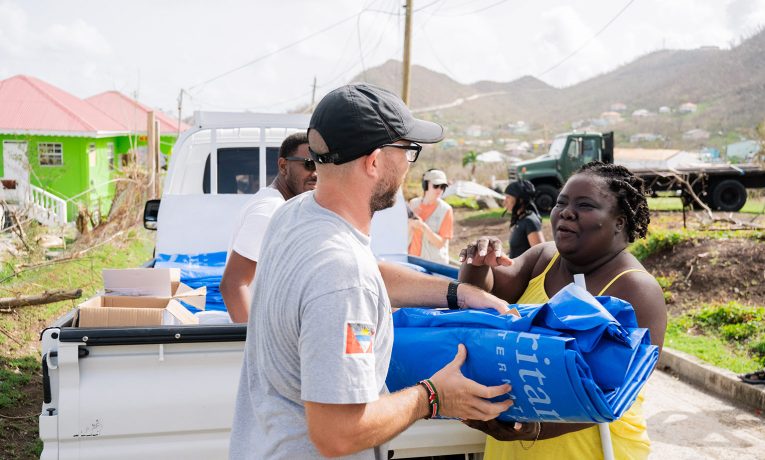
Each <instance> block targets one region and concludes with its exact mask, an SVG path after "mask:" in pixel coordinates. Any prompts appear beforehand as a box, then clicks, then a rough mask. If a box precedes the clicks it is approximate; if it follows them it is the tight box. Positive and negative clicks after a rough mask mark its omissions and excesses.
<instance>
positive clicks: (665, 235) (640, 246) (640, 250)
mask: <svg viewBox="0 0 765 460" xmlns="http://www.w3.org/2000/svg"><path fill="white" fill-rule="evenodd" d="M691 238H692V236H691V234H689V233H688V232H677V231H665V230H660V231H650V232H649V233H648V236H647V237H645V238H644V239H642V240H637V241H635V242H634V243H632V244H631V245H630V247H629V250H630V252H631V253H632V255H634V256H635V257H637V259H638V260H645V259H646V258H648V256H650V255H651V254H654V253H656V252H659V251H662V250H665V249H668V248H671V247H672V246H674V245H676V244H678V243H681V242H683V241H686V240H689V239H691Z"/></svg>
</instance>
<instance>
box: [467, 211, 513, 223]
mask: <svg viewBox="0 0 765 460" xmlns="http://www.w3.org/2000/svg"><path fill="white" fill-rule="evenodd" d="M505 217H507V213H505V208H498V209H487V210H485V211H479V212H476V213H474V214H471V215H469V216H467V217H466V218H465V220H466V221H470V222H476V221H479V220H488V219H491V220H494V219H504V218H505ZM507 221H508V222H510V218H509V217H507Z"/></svg>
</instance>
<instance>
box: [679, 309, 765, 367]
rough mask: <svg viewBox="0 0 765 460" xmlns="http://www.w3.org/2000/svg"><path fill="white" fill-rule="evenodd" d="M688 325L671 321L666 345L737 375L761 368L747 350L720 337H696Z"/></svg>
mask: <svg viewBox="0 0 765 460" xmlns="http://www.w3.org/2000/svg"><path fill="white" fill-rule="evenodd" d="M686 325H687V323H685V322H684V321H681V319H671V320H670V322H669V324H668V325H667V334H666V336H665V338H664V345H666V346H668V347H670V348H673V349H675V350H679V351H682V352H684V353H688V354H690V355H693V356H695V357H697V358H699V359H701V360H702V361H705V362H707V363H709V364H712V365H713V366H717V367H721V368H724V369H728V370H730V371H732V372H735V373H737V374H742V373H746V372H751V371H752V370H754V369H758V368H759V367H761V364H760V362H759V361H758V360H756V359H754V358H752V357H751V356H750V355H749V353H747V351H746V350H742V349H737V348H736V347H731V346H730V345H729V342H727V341H725V340H723V339H721V338H718V337H714V336H708V335H703V334H702V335H695V334H694V330H693V329H692V328H687V327H685V326H686Z"/></svg>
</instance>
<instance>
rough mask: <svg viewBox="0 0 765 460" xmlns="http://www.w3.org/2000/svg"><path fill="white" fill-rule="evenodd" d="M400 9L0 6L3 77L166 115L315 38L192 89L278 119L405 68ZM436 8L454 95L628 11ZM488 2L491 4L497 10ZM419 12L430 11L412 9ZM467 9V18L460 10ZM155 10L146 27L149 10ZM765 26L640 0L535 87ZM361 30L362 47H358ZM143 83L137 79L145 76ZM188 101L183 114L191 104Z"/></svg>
mask: <svg viewBox="0 0 765 460" xmlns="http://www.w3.org/2000/svg"><path fill="white" fill-rule="evenodd" d="M401 3H402V2H401V1H400V0H364V1H363V2H360V1H358V0H324V1H321V2H317V1H315V0H290V1H280V2H275V1H273V2H264V1H259V2H252V1H247V0H218V2H216V3H215V4H214V5H213V4H211V3H209V2H207V1H202V0H186V1H169V0H166V1H162V2H156V1H151V0H133V1H132V2H130V3H125V2H121V3H120V4H119V5H120V6H119V8H117V6H115V5H117V4H115V3H113V2H92V1H88V0H68V1H67V2H60V1H56V0H36V1H35V2H21V1H12V0H5V1H4V0H0V63H2V72H3V74H2V75H0V76H8V75H9V74H17V73H26V74H31V75H35V76H37V77H39V78H42V79H44V80H47V81H49V82H50V83H53V84H55V85H57V86H60V87H61V88H63V89H66V90H68V91H71V92H73V93H75V94H77V95H82V96H87V95H90V94H95V93H98V92H101V91H104V90H108V89H118V90H120V91H123V92H125V93H128V94H130V93H132V92H133V91H135V90H136V89H140V97H141V99H142V101H143V102H145V103H147V104H149V105H152V106H157V107H161V108H166V109H174V108H175V105H176V98H177V96H178V91H179V90H180V88H186V89H188V88H189V87H190V86H191V85H194V84H196V83H199V82H201V81H205V80H207V79H209V78H211V77H214V76H216V75H219V74H221V73H223V72H226V71H228V70H231V69H234V68H236V67H237V66H240V65H242V64H244V63H246V62H248V61H250V60H253V59H255V58H258V57H260V56H263V55H265V54H266V53H268V52H270V51H273V50H277V49H280V48H283V47H284V46H285V45H288V44H290V43H292V42H294V41H296V40H298V39H300V38H301V37H305V36H308V35H311V34H314V33H315V32H317V31H320V30H322V29H325V28H328V27H329V26H330V25H332V24H334V23H337V22H338V21H340V20H341V19H343V18H346V17H349V16H352V15H354V14H356V13H358V12H359V11H360V10H361V9H362V8H363V7H364V6H367V7H368V8H369V9H370V10H380V11H383V13H379V12H372V11H370V12H367V13H364V14H363V15H362V16H361V18H360V19H359V20H358V26H357V21H356V19H355V18H354V19H351V20H349V21H348V22H346V23H343V24H341V25H338V26H336V27H334V28H331V29H330V30H327V31H325V32H322V33H320V34H317V35H316V36H314V37H313V38H311V39H309V40H307V41H304V42H302V43H300V44H298V45H296V46H293V47H290V48H289V49H287V50H284V51H281V52H278V53H276V54H274V55H273V56H271V57H268V58H265V59H263V60H261V61H259V62H257V63H255V64H253V65H250V66H247V67H245V68H244V69H242V70H239V71H236V72H234V73H232V74H231V75H229V76H226V77H224V78H220V79H218V80H216V81H214V82H212V83H210V84H208V85H206V86H204V88H202V89H201V90H200V89H199V88H197V89H196V90H195V91H193V92H194V93H195V99H194V102H193V105H194V107H196V108H200V107H205V108H210V109H223V108H226V109H237V108H242V109H243V108H251V109H259V110H267V111H278V110H284V109H286V108H291V107H295V106H297V105H300V104H304V103H307V102H308V101H309V99H310V97H311V96H310V94H311V85H312V83H313V78H314V76H316V78H317V84H318V85H319V88H318V91H317V97H320V96H321V95H322V94H323V93H325V92H326V91H327V90H329V89H331V88H333V87H336V86H339V85H341V84H343V83H345V82H347V81H348V80H349V79H350V78H352V77H353V76H354V75H356V74H357V73H359V72H360V71H361V69H362V58H361V57H360V48H361V52H363V53H364V56H363V66H365V67H366V68H369V67H372V66H375V65H379V64H381V63H383V62H384V61H386V60H388V59H391V58H395V59H401V43H402V35H403V22H402V19H401V18H400V17H396V16H391V15H388V14H385V12H395V11H400V10H401ZM491 3H493V1H492V0H483V1H481V2H473V3H470V4H465V2H464V0H443V1H442V2H441V3H437V4H435V5H433V6H431V7H429V8H426V9H424V10H422V11H420V12H418V13H416V14H415V18H414V28H415V30H414V45H413V52H412V56H413V62H414V63H415V64H420V65H424V66H426V67H428V68H430V69H432V70H435V71H438V72H443V73H446V74H447V75H449V76H451V77H452V78H455V79H456V80H458V81H460V82H462V83H470V82H474V81H477V80H494V81H510V80H513V79H515V78H518V77H520V76H522V75H527V74H530V75H537V74H539V73H540V72H542V71H544V70H545V69H547V68H549V67H550V66H552V65H554V64H556V63H558V62H560V61H561V60H562V59H563V58H564V57H566V56H567V55H569V54H570V53H572V52H573V51H574V50H576V49H577V48H578V47H580V46H581V45H582V44H584V43H586V42H587V41H588V40H590V38H591V37H592V36H593V35H594V34H595V33H596V32H597V31H598V30H599V29H600V28H602V27H603V25H605V24H606V23H607V22H608V21H609V20H611V19H613V17H614V15H615V14H616V13H617V12H618V11H619V10H620V9H622V8H623V7H624V5H625V3H626V0H623V1H619V2H605V3H604V2H602V1H598V0H580V1H578V2H576V3H575V4H574V3H571V2H569V1H566V0H548V1H546V2H505V3H502V4H499V5H497V6H496V7H493V8H490V9H487V10H485V11H482V12H480V13H476V14H472V15H465V13H466V12H468V11H471V10H474V9H479V8H480V7H482V6H486V5H490V4H491ZM494 3H495V2H494ZM419 4H422V5H425V4H426V2H424V1H423V2H416V3H415V7H417V6H419ZM460 5H464V6H460ZM147 10H151V12H152V14H151V15H146V14H145V12H146V11H147ZM764 23H765V0H719V1H717V0H672V1H670V2H667V1H666V0H641V1H639V2H634V3H633V4H631V5H630V6H629V7H628V8H627V9H626V10H625V11H624V13H623V14H622V15H621V16H620V17H619V18H618V19H617V20H616V21H615V22H614V23H613V24H612V25H611V26H610V27H609V28H608V29H607V30H606V31H605V32H603V33H602V34H601V35H599V36H598V37H597V38H596V39H594V40H592V41H591V42H590V43H589V44H588V45H587V46H585V47H584V48H583V49H582V50H581V51H579V52H578V53H577V54H576V55H575V56H574V57H573V58H571V59H569V60H568V61H567V62H565V63H564V64H562V65H561V66H560V67H558V68H557V69H555V70H554V71H552V72H550V73H548V74H546V75H544V77H543V80H545V81H547V82H548V83H551V84H554V85H558V86H561V85H567V84H571V83H575V82H577V81H579V80H582V79H586V78H589V77H591V76H593V75H594V74H597V73H601V72H604V71H608V70H610V69H613V68H615V67H617V66H618V65H619V64H623V63H626V62H629V61H631V60H633V59H635V58H636V57H637V56H640V55H642V54H645V53H646V52H649V51H653V50H656V49H659V48H662V47H667V48H696V47H698V46H702V45H717V46H721V47H726V46H728V45H729V44H730V43H731V42H732V41H733V40H735V39H737V38H738V37H739V36H740V35H742V34H745V33H747V31H749V30H753V29H754V28H756V27H757V26H758V25H761V24H764ZM359 31H360V33H361V35H360V37H361V42H362V43H361V46H359ZM139 75H140V78H139ZM190 105H191V103H188V102H187V106H190Z"/></svg>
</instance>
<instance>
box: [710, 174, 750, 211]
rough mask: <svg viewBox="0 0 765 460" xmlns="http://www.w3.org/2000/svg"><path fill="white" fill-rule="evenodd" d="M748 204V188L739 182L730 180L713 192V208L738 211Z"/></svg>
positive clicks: (720, 184) (717, 186) (721, 183)
mask: <svg viewBox="0 0 765 460" xmlns="http://www.w3.org/2000/svg"><path fill="white" fill-rule="evenodd" d="M744 203H746V188H744V186H743V184H741V182H739V181H737V180H733V179H728V180H724V181H722V182H720V183H719V184H717V185H716V186H715V188H714V190H713V191H712V207H713V208H714V209H717V210H720V211H738V210H739V209H741V208H743V207H744Z"/></svg>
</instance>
